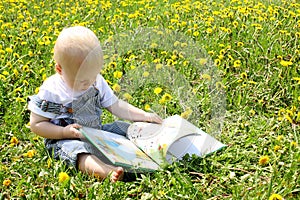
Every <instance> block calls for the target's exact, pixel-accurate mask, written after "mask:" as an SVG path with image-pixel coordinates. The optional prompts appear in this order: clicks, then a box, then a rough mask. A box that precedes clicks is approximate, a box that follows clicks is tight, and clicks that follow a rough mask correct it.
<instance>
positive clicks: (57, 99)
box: [28, 74, 118, 119]
mask: <svg viewBox="0 0 300 200" xmlns="http://www.w3.org/2000/svg"><path fill="white" fill-rule="evenodd" d="M90 87H96V88H97V89H98V90H99V91H100V95H101V98H100V99H101V102H100V105H99V106H100V107H104V108H107V107H109V106H111V105H113V104H114V103H115V102H116V101H117V100H118V98H117V97H116V95H115V94H114V93H113V91H112V89H111V88H110V87H109V85H108V84H107V82H106V81H105V79H104V78H103V77H102V76H101V75H100V74H98V75H97V78H96V81H95V84H94V85H93V86H90ZM86 91H87V90H85V91H82V92H74V91H73V90H72V89H71V88H69V87H68V86H67V84H65V82H64V81H63V79H62V78H61V76H60V75H59V74H54V75H52V76H50V77H49V78H47V79H46V80H45V81H44V83H43V84H42V86H41V87H40V89H39V93H38V94H37V95H38V97H39V98H40V99H41V100H47V101H50V102H54V103H58V104H62V105H64V106H66V105H67V104H69V103H71V102H72V101H73V100H76V99H77V98H79V97H80V96H81V95H83V94H84V93H85V92H86ZM28 109H29V110H30V111H31V112H33V113H36V114H38V115H40V116H43V117H46V118H49V119H53V118H55V116H56V114H54V113H50V112H44V111H42V110H41V109H40V108H39V107H38V106H37V105H36V104H35V103H33V102H32V101H30V102H29V104H28Z"/></svg>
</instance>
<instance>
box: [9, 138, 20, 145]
mask: <svg viewBox="0 0 300 200" xmlns="http://www.w3.org/2000/svg"><path fill="white" fill-rule="evenodd" d="M17 144H19V140H18V138H17V137H15V136H13V137H12V138H11V139H10V146H15V145H17Z"/></svg>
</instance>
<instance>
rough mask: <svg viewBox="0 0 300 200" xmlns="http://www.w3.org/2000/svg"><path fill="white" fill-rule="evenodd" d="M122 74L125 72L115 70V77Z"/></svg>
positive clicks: (120, 76) (119, 76)
mask: <svg viewBox="0 0 300 200" xmlns="http://www.w3.org/2000/svg"><path fill="white" fill-rule="evenodd" d="M122 75H123V72H120V71H115V72H114V77H115V78H122Z"/></svg>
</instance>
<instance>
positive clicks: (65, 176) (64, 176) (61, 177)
mask: <svg viewBox="0 0 300 200" xmlns="http://www.w3.org/2000/svg"><path fill="white" fill-rule="evenodd" d="M69 179H70V176H69V175H68V174H67V173H66V172H60V173H59V175H58V181H59V182H60V183H62V182H65V181H68V180H69Z"/></svg>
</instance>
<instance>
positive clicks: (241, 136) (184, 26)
mask: <svg viewBox="0 0 300 200" xmlns="http://www.w3.org/2000/svg"><path fill="white" fill-rule="evenodd" d="M0 10H1V12H0V13H1V14H0V30H1V31H0V57H1V60H0V66H1V68H0V82H1V83H0V92H1V94H2V95H1V96H0V124H1V126H0V131H1V135H0V149H1V151H0V158H1V162H0V199H37V198H41V199H46V198H49V199H50V198H56V199H76V198H77V199H268V198H269V197H270V196H271V195H272V194H278V195H280V196H282V197H283V198H285V199H299V198H300V180H299V173H300V172H299V163H300V154H299V123H300V109H299V103H300V92H299V91H300V90H299V83H298V82H299V78H300V71H299V63H300V62H299V59H300V53H299V52H300V42H299V37H300V31H299V30H300V4H299V3H297V1H275V0H274V1H252V0H248V1H242V0H235V1H233V0H232V1H224V0H220V1H203V2H202V1H199V2H195V1H188V0H187V1H180V2H176V1H111V2H110V3H109V1H99V2H96V1H79V2H75V1H74V2H73V1H70V2H69V3H65V1H46V2H44V3H40V2H39V1H17V0H16V1H8V0H4V1H1V3H0ZM78 24H79V25H84V26H87V27H89V28H91V29H92V30H93V31H95V33H96V34H97V35H98V36H99V39H100V41H101V43H102V44H103V47H104V48H105V49H106V50H107V51H106V53H105V54H106V57H105V66H104V68H103V71H102V74H103V76H104V77H105V78H106V79H107V80H108V81H109V83H110V84H111V86H112V87H114V85H115V84H119V85H120V86H121V91H120V92H118V93H117V94H118V95H119V96H120V98H123V94H124V93H129V94H130V95H131V97H132V98H128V99H127V100H128V101H129V102H130V103H132V104H133V105H135V106H138V107H140V108H143V109H144V108H145V106H146V105H149V106H150V107H151V108H152V109H153V110H155V111H156V112H158V113H159V114H160V115H161V116H163V117H166V116H170V115H174V114H179V115H180V114H181V113H183V112H184V111H187V110H189V109H191V110H192V111H193V112H192V114H191V115H190V118H189V120H190V121H192V122H193V123H194V124H195V125H197V126H199V127H200V128H202V129H203V130H205V131H207V132H209V133H211V134H214V133H215V131H220V129H219V127H218V126H221V125H222V129H221V131H220V134H214V136H215V137H217V138H218V139H219V140H220V141H222V142H223V143H225V144H227V145H228V148H226V149H224V150H222V151H220V152H217V153H215V154H213V155H210V156H207V157H204V158H197V157H191V158H185V159H184V160H183V161H181V162H177V163H174V164H172V165H170V166H167V167H166V168H164V169H162V170H160V171H157V172H155V173H153V174H144V175H142V176H141V177H139V178H137V180H135V181H132V182H118V183H116V184H111V183H109V182H108V181H107V180H105V181H103V182H101V181H98V180H96V179H94V178H93V177H89V176H86V175H84V174H82V173H80V172H77V171H76V170H75V169H72V168H71V169H70V168H67V167H66V166H65V165H64V164H63V163H61V162H59V161H56V160H52V159H51V158H50V157H49V156H48V155H47V153H46V151H45V149H44V145H43V139H42V138H40V137H37V136H36V135H34V134H33V133H32V132H30V130H29V129H28V121H29V112H28V111H27V104H26V100H27V97H28V96H29V95H32V94H35V93H36V91H37V89H38V87H39V86H40V85H41V83H42V82H43V80H44V79H45V78H46V77H48V76H50V75H51V74H53V73H54V61H53V58H52V49H53V45H54V42H55V39H56V37H57V35H58V33H59V32H60V31H61V30H62V28H63V27H66V26H72V25H78ZM137 30H141V32H140V34H135V35H134V33H135V32H132V31H137ZM156 30H163V31H164V32H163V33H164V34H163V35H162V36H161V35H160V34H154V32H155V31H156ZM168 30H170V31H171V33H169V34H168ZM143 31H144V32H143ZM149 32H150V33H151V37H150V38H151V39H150V40H147V38H149V37H146V36H145V34H144V33H149ZM124 33H126V34H127V36H125V35H124ZM142 33H143V34H142ZM156 33H157V31H156ZM128 35H129V36H128ZM130 36H134V37H133V38H134V40H133V41H131V42H130ZM120 38H123V42H124V43H122V40H121V42H120V43H118V44H117V45H119V46H118V47H119V48H118V49H117V50H118V51H117V54H116V55H114V51H109V50H110V48H111V47H112V45H111V44H112V43H107V42H112V41H117V40H118V39H120ZM124 38H125V39H124ZM181 55H182V56H181ZM208 55H209V56H210V57H209V59H207V60H206V61H207V62H206V63H203V62H202V63H201V59H203V58H208ZM202 61H203V60H202ZM283 61H288V62H290V63H289V65H287V66H286V64H287V62H283ZM210 63H215V65H212V64H210ZM157 64H161V65H162V68H161V69H156V66H157ZM132 66H134V67H135V69H133V67H132ZM116 71H120V72H122V73H123V76H122V77H121V78H118V77H116V76H114V72H116ZM145 72H148V76H147V73H146V74H145ZM162 74H163V75H164V76H162ZM208 75H209V76H208ZM209 77H210V78H211V79H210V78H209ZM168 78H169V79H168ZM181 86H184V88H183V89H182V88H180V87H181ZM157 87H160V88H162V89H163V91H162V93H160V94H158V95H156V94H154V92H153V90H154V89H155V88H157ZM165 93H168V94H170V95H171V96H172V99H171V100H170V101H167V102H165V103H163V104H162V103H159V101H160V100H161V98H162V96H163V94H165ZM225 106H226V107H225ZM219 119H224V120H221V121H218V120H219ZM112 120H114V117H113V116H111V115H110V114H108V113H107V112H104V116H103V121H104V123H106V122H111V121H112ZM13 138H16V139H17V141H18V142H15V143H14V142H13ZM15 141H16V140H15ZM32 153H33V156H32V157H30V154H32ZM262 156H268V158H269V160H268V162H267V163H265V164H260V163H259V160H260V158H261V157H262ZM60 172H66V173H67V174H68V175H69V177H70V179H69V181H66V182H64V183H60V182H59V181H58V176H59V173H60ZM8 183H10V184H8ZM270 199H275V198H270Z"/></svg>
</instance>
